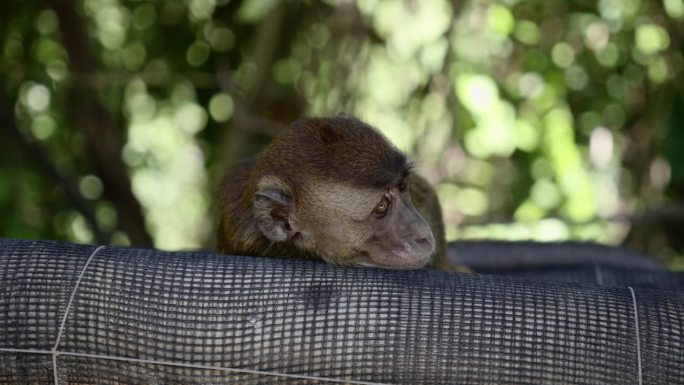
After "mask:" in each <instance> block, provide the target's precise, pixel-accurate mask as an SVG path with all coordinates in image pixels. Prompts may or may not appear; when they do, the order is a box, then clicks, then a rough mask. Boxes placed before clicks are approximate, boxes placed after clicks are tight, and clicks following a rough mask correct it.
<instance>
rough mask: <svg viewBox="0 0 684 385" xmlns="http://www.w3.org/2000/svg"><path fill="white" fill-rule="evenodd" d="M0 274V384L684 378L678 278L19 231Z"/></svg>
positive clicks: (683, 308)
mask: <svg viewBox="0 0 684 385" xmlns="http://www.w3.org/2000/svg"><path fill="white" fill-rule="evenodd" d="M86 265H87V266H86ZM0 278H1V281H0V307H2V309H3V311H2V312H0V384H52V383H57V384H255V385H256V384H338V383H352V384H520V385H522V384H620V385H623V384H656V385H657V384H667V385H670V384H684V353H683V352H684V297H683V296H682V295H681V294H680V293H678V292H676V291H664V290H652V289H639V288H632V287H598V286H589V285H583V284H576V283H554V282H550V281H534V280H527V279H522V278H514V277H497V276H488V275H474V274H449V273H442V272H435V271H425V270H423V271H388V270H376V269H344V268H335V267H330V266H328V265H325V264H323V263H315V262H307V261H291V260H274V259H268V258H249V257H232V256H218V255H212V254H208V253H199V252H175V253H169V252H160V251H156V250H138V249H128V248H112V247H106V248H98V249H96V248H95V247H93V246H83V245H71V244H64V243H55V242H44V241H21V240H0ZM77 283H78V285H77ZM70 298H73V299H72V300H70Z"/></svg>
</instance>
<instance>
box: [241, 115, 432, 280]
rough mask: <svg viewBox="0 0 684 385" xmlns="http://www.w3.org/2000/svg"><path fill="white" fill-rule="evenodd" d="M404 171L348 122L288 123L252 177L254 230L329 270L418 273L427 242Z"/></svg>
mask: <svg viewBox="0 0 684 385" xmlns="http://www.w3.org/2000/svg"><path fill="white" fill-rule="evenodd" d="M410 170H411V166H410V163H409V161H408V159H407V158H406V156H405V155H404V154H402V153H401V152H400V151H399V150H397V149H396V148H395V147H394V146H392V145H391V144H390V143H389V142H388V141H387V139H385V138H384V137H383V136H382V135H381V134H380V133H378V132H377V131H376V130H375V129H373V128H372V127H370V126H368V125H366V124H364V123H362V122H360V121H358V120H356V119H352V118H348V117H334V118H312V119H305V120H302V121H299V122H296V123H295V124H293V126H292V127H291V128H290V130H288V132H286V133H285V134H284V135H283V136H281V137H280V138H278V139H277V140H276V141H275V142H273V143H272V144H271V145H270V146H269V147H268V148H267V149H266V150H265V152H264V153H263V154H262V156H261V157H260V158H259V160H258V161H257V165H256V167H255V172H254V173H253V174H252V178H253V179H252V185H253V186H254V189H253V213H254V215H255V218H256V222H257V226H258V228H259V230H260V231H261V233H262V234H263V235H264V236H265V237H267V238H268V239H270V240H271V241H273V242H288V243H290V244H291V245H292V246H293V247H296V248H297V249H298V250H301V251H302V252H303V253H304V254H313V255H318V256H320V257H321V258H323V259H324V260H326V261H327V262H329V263H332V264H336V265H357V266H375V267H388V268H399V269H412V268H420V267H422V266H424V265H425V264H426V263H428V262H429V261H430V259H431V256H432V254H433V252H434V251H435V240H434V237H433V234H432V231H431V230H430V227H429V225H428V224H427V222H426V221H425V219H424V218H423V217H422V216H421V215H420V213H419V212H418V211H417V210H416V208H415V207H414V205H413V202H412V201H411V193H410V186H409V183H408V182H409V180H408V178H409V173H410Z"/></svg>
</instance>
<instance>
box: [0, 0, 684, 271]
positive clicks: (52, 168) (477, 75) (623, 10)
mask: <svg viewBox="0 0 684 385" xmlns="http://www.w3.org/2000/svg"><path fill="white" fill-rule="evenodd" d="M34 3H35V4H34ZM67 3H68V4H71V5H72V7H71V8H69V5H67V6H66V7H65V9H70V10H71V13H69V12H65V9H61V8H59V7H51V6H47V5H45V4H42V3H38V2H33V1H29V2H28V3H27V4H29V5H27V6H25V7H23V6H17V8H16V9H15V10H13V12H16V14H13V15H12V16H11V17H5V18H6V19H7V20H6V21H7V22H5V23H4V24H2V25H1V26H0V28H2V30H3V34H2V36H3V39H2V41H1V42H0V44H1V45H2V51H1V52H0V57H1V58H2V62H1V63H0V67H1V68H2V69H3V70H4V72H5V73H6V74H7V77H6V84H4V85H5V91H4V92H6V94H7V95H8V100H11V101H12V102H11V103H8V104H7V106H5V107H3V108H5V109H6V110H7V111H9V114H10V115H12V114H13V116H15V117H16V120H17V131H18V132H19V135H20V137H21V138H23V140H25V142H26V143H25V146H28V147H22V149H23V150H25V149H26V148H29V149H32V150H31V151H34V152H33V153H31V155H30V156H28V157H27V159H20V158H21V157H18V156H15V155H8V158H10V159H11V160H12V161H14V160H15V158H16V159H17V165H19V166H18V167H14V168H12V169H9V168H8V169H2V168H0V204H3V205H5V206H4V207H16V212H17V214H15V215H14V216H10V217H8V219H7V220H6V221H5V222H1V221H0V226H4V229H6V230H5V231H6V233H7V234H8V235H13V234H14V235H18V236H31V235H33V236H36V237H39V236H44V237H56V238H65V239H69V240H75V241H78V242H95V241H100V242H104V241H108V242H113V243H120V244H128V243H134V244H135V243H136V242H140V241H141V239H140V238H136V237H135V236H134V234H133V232H142V233H144V232H145V231H147V232H149V234H150V235H151V240H150V237H148V238H147V239H148V240H149V242H153V244H154V246H157V247H160V248H164V249H177V248H197V247H206V246H207V245H209V244H210V243H211V241H210V239H211V238H212V236H213V234H212V233H213V226H214V225H215V223H214V222H213V221H214V218H213V214H212V212H211V210H212V209H211V207H212V200H213V199H214V198H213V195H214V189H215V186H216V184H217V181H218V179H219V178H220V176H221V175H222V174H223V172H224V171H225V170H226V169H227V167H228V164H226V163H235V162H237V161H238V160H240V159H242V158H245V157H248V156H251V155H253V154H254V153H256V152H258V151H259V150H260V149H261V148H263V146H264V145H265V144H266V143H268V142H269V141H270V140H271V139H272V137H273V136H274V135H276V134H277V133H278V132H280V130H281V129H282V127H283V126H286V125H287V124H289V123H290V122H291V121H293V120H295V119H297V118H299V117H301V116H302V115H337V114H340V113H344V114H348V115H354V116H357V117H359V118H360V119H362V120H364V121H366V122H368V123H370V124H372V125H374V126H376V127H377V128H378V129H379V130H380V131H382V132H383V133H384V134H385V135H386V136H387V137H388V138H389V139H390V140H391V141H392V142H393V143H394V144H395V145H396V146H397V147H398V148H399V149H401V150H403V151H406V152H407V153H408V154H409V155H410V156H411V158H412V159H413V160H414V161H415V170H416V172H418V173H420V174H422V175H424V176H425V177H426V178H427V179H428V180H429V181H430V182H431V183H432V184H434V185H435V186H437V192H438V194H439V197H440V200H441V202H442V208H443V211H444V218H445V221H446V228H447V236H448V238H449V239H457V238H470V239H472V238H501V239H536V240H544V241H558V240H565V239H591V240H597V241H600V242H606V243H613V244H620V243H624V242H625V241H628V242H633V243H634V245H636V246H637V247H642V248H643V249H648V250H650V251H652V252H654V253H660V254H662V255H664V256H666V258H667V259H669V261H670V262H672V261H674V260H675V259H676V258H678V257H679V254H680V251H677V250H680V249H681V247H680V246H678V243H677V241H675V238H673V236H672V234H674V233H672V231H673V230H672V228H673V227H672V226H673V225H672V224H668V223H669V222H668V223H665V222H666V220H665V219H663V218H662V217H666V216H663V215H661V214H660V212H661V211H663V210H661V208H663V207H665V208H666V207H668V205H670V204H673V205H675V206H676V205H678V204H679V203H678V202H677V199H681V196H682V191H684V190H682V188H683V187H682V185H683V183H684V171H682V170H684V160H682V159H684V158H682V156H681V155H678V154H680V153H682V151H684V150H682V149H681V144H679V143H682V140H681V138H682V134H681V127H682V124H683V123H682V122H684V118H682V114H684V112H683V111H684V107H682V104H681V103H682V102H681V100H680V99H681V98H682V96H681V89H682V87H681V85H682V78H683V71H684V55H683V52H682V48H681V41H682V39H684V36H683V35H682V29H681V28H680V27H681V22H682V21H683V20H684V1H683V0H664V1H658V2H651V1H644V0H600V1H597V2H593V3H592V2H584V3H582V4H579V3H572V2H570V3H569V2H565V1H560V0H553V1H541V0H524V1H498V0H497V1H489V0H487V1H485V0H469V1H464V2H456V3H454V2H449V1H446V0H438V1H401V0H359V1H349V0H326V1H324V2H280V1H277V0H247V1H244V2H241V3H239V4H237V3H235V2H230V1H228V0H185V1H174V2H170V1H169V2H138V1H129V0H75V1H74V2H73V4H72V3H70V2H67ZM72 8H73V9H72ZM3 20H4V19H3ZM64 20H69V22H68V23H66V24H65V22H64ZM74 23H75V24H74ZM78 23H81V24H78ZM12 103H13V104H12ZM677 103H679V104H677ZM678 106H679V107H678ZM5 112H6V111H5ZM8 143H10V142H8ZM11 143H13V144H11V145H7V146H8V149H6V150H8V151H10V153H11V150H12V146H15V145H16V142H11ZM41 159H42V161H41ZM31 162H33V163H31ZM41 162H43V163H41ZM10 180H11V181H12V182H13V183H11V184H12V186H16V190H17V191H21V193H16V194H15V193H13V192H10V190H11V189H9V188H8V187H7V186H8V185H10V183H9V182H7V181H10ZM55 184H56V185H57V186H56V187H55ZM3 186H5V187H3ZM119 187H121V189H122V190H125V191H120V190H118V188H119ZM39 202H41V203H39ZM138 204H139V207H138ZM138 214H141V215H138ZM136 215H138V216H136ZM122 216H123V217H122ZM131 218H135V219H131ZM654 218H655V219H654ZM668 218H669V217H668ZM135 221H137V222H139V223H138V225H137V226H136V225H135V223H133V222H135ZM649 221H650V222H649ZM143 222H144V223H143ZM654 222H655V224H654ZM136 239H137V240H136ZM144 240H145V239H144V237H143V238H142V241H144ZM149 242H148V243H149Z"/></svg>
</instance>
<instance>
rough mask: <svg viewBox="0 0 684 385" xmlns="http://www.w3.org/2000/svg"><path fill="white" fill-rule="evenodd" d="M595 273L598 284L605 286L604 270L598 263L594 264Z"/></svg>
mask: <svg viewBox="0 0 684 385" xmlns="http://www.w3.org/2000/svg"><path fill="white" fill-rule="evenodd" d="M594 275H595V276H596V284H597V285H599V286H603V271H602V270H601V266H600V265H599V264H598V263H595V264H594Z"/></svg>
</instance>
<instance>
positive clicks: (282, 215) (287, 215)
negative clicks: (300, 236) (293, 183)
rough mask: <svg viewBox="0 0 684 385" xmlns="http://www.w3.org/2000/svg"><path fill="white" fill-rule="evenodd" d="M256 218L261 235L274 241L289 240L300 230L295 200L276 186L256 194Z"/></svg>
mask: <svg viewBox="0 0 684 385" xmlns="http://www.w3.org/2000/svg"><path fill="white" fill-rule="evenodd" d="M259 185H262V186H263V184H262V183H259ZM254 216H255V218H256V222H257V226H258V227H259V230H261V233H262V234H264V236H266V238H268V239H270V240H272V241H276V242H281V241H285V240H288V239H290V238H292V237H293V236H294V235H295V234H297V233H298V232H299V230H300V227H299V220H298V219H297V215H296V213H295V202H294V199H293V198H292V197H291V196H289V195H288V194H286V193H285V192H284V191H283V190H282V189H281V188H279V187H277V186H274V185H270V186H263V187H261V188H259V189H258V191H257V192H256V193H255V194H254Z"/></svg>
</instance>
